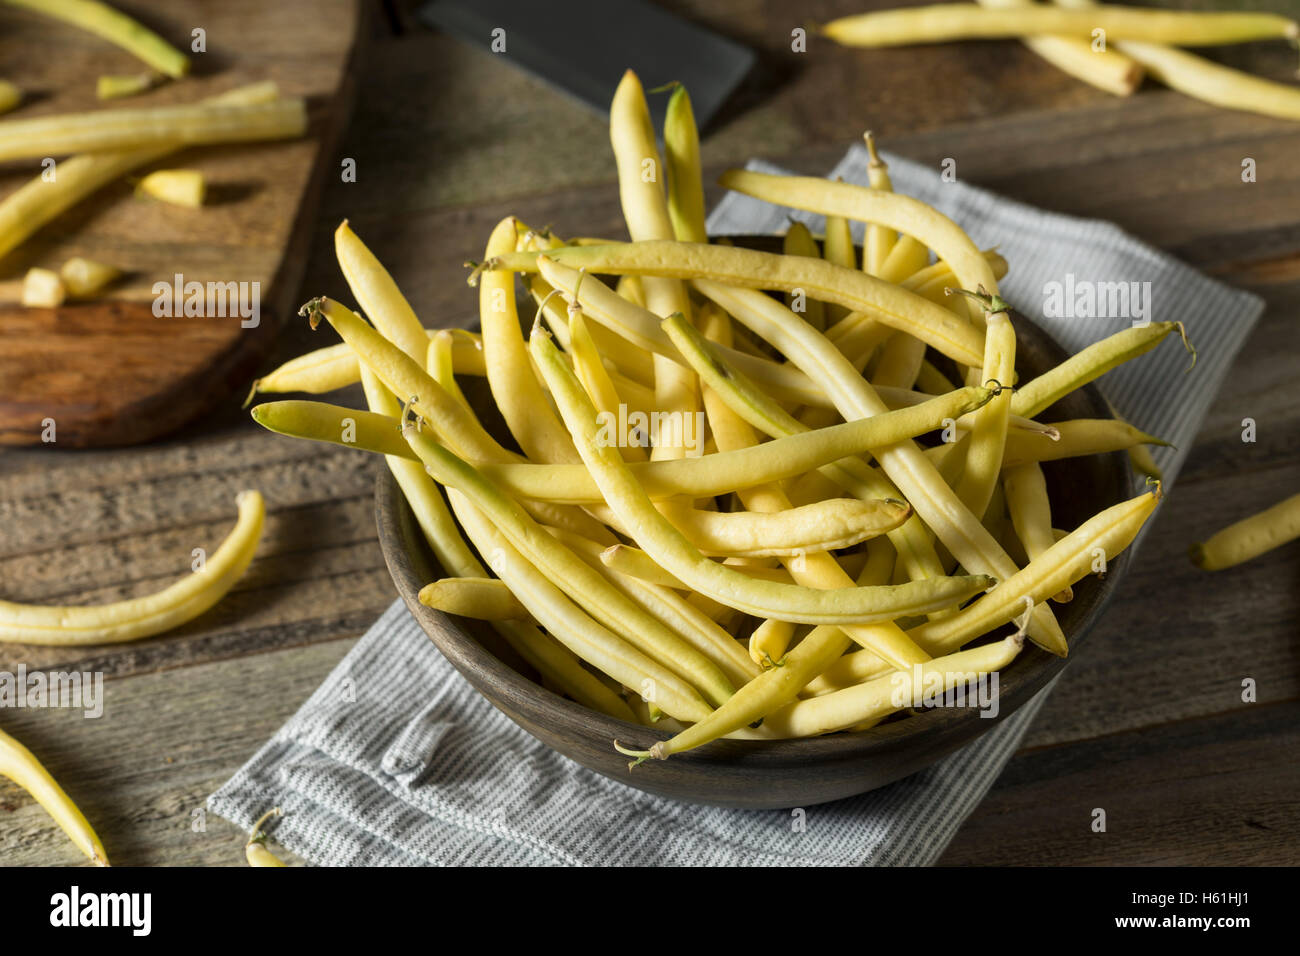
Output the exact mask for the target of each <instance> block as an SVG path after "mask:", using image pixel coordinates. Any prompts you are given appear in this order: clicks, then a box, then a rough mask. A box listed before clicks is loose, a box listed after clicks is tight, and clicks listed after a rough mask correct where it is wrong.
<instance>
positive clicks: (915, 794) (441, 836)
mask: <svg viewBox="0 0 1300 956" xmlns="http://www.w3.org/2000/svg"><path fill="white" fill-rule="evenodd" d="M887 159H888V162H889V163H890V173H891V175H892V178H893V181H894V184H895V188H896V189H898V190H899V191H900V192H906V193H908V194H910V195H913V196H917V197H919V198H921V199H924V200H926V201H927V202H930V203H932V204H933V205H935V206H937V207H938V208H940V209H942V210H943V211H944V212H945V213H947V214H948V215H949V216H951V217H952V218H953V219H955V220H956V221H957V222H958V223H960V224H961V225H962V226H963V227H965V228H966V230H967V231H968V232H969V233H970V234H971V235H972V237H973V238H974V239H975V241H976V242H977V243H979V244H980V246H981V247H988V246H992V245H997V246H998V247H999V249H1000V250H1001V252H1002V254H1003V255H1005V256H1006V258H1007V259H1008V261H1009V262H1010V264H1011V271H1010V274H1009V275H1008V276H1007V277H1006V279H1005V281H1004V282H1002V283H1001V289H1002V293H1003V295H1004V296H1005V297H1006V298H1007V299H1008V300H1009V301H1010V302H1011V303H1012V304H1013V305H1014V306H1015V307H1016V308H1018V309H1019V310H1020V311H1021V312H1023V313H1024V314H1026V315H1028V316H1030V317H1031V318H1035V319H1037V320H1038V321H1039V322H1041V324H1042V325H1043V326H1044V327H1045V328H1047V329H1048V330H1049V331H1050V332H1051V333H1052V334H1053V335H1054V336H1055V337H1056V338H1057V340H1058V341H1060V342H1061V344H1062V345H1064V346H1065V347H1066V348H1067V349H1068V350H1069V351H1071V352H1073V351H1077V350H1078V349H1080V348H1083V347H1084V346H1086V345H1088V344H1090V343H1092V342H1094V341H1096V340H1098V339H1100V338H1103V337H1105V336H1106V335H1109V334H1111V333H1113V332H1116V331H1119V330H1120V329H1121V328H1123V327H1124V326H1125V325H1126V324H1128V323H1129V322H1130V321H1131V317H1115V318H1104V319H1099V318H1069V319H1066V318H1056V317H1047V316H1044V315H1043V314H1042V312H1043V309H1042V306H1043V303H1044V301H1045V289H1047V288H1048V284H1049V283H1053V282H1055V283H1062V284H1064V283H1066V282H1067V281H1068V280H1067V278H1066V277H1067V275H1073V277H1074V279H1073V281H1074V285H1075V288H1076V289H1079V288H1083V286H1082V285H1080V283H1100V282H1115V281H1130V282H1138V283H1150V285H1149V286H1140V287H1139V288H1142V289H1149V290H1150V292H1149V299H1146V298H1144V299H1143V300H1141V301H1143V302H1146V301H1149V302H1150V303H1151V304H1152V305H1153V306H1154V308H1153V311H1152V313H1151V314H1150V315H1148V316H1146V318H1149V319H1151V320H1153V321H1164V320H1168V319H1178V320H1181V321H1183V322H1185V323H1186V325H1187V329H1188V334H1189V336H1190V337H1191V339H1192V341H1194V342H1195V343H1196V344H1197V346H1198V348H1199V349H1200V356H1201V358H1200V362H1199V364H1198V365H1197V367H1196V369H1195V371H1194V372H1193V373H1192V374H1184V369H1185V368H1186V366H1187V361H1188V360H1187V356H1186V354H1185V353H1184V352H1183V350H1182V348H1181V347H1180V346H1179V345H1178V344H1177V343H1176V342H1165V343H1163V344H1162V345H1161V346H1160V347H1159V348H1158V349H1156V350H1155V351H1154V352H1152V353H1150V354H1148V355H1146V356H1144V357H1142V359H1141V360H1140V361H1138V362H1134V363H1130V365H1127V366H1123V367H1121V368H1120V369H1118V370H1116V371H1115V372H1112V373H1111V374H1109V375H1108V376H1106V378H1104V379H1103V380H1102V390H1103V391H1104V392H1105V394H1106V395H1107V397H1108V398H1109V399H1110V401H1111V402H1112V404H1113V405H1114V406H1115V408H1116V410H1117V411H1118V413H1119V414H1120V415H1122V416H1123V417H1124V418H1126V419H1127V420H1129V421H1131V422H1133V423H1134V424H1136V425H1138V426H1139V427H1141V428H1143V429H1145V430H1146V431H1149V432H1152V433H1155V434H1158V435H1161V436H1163V437H1165V438H1167V439H1168V440H1170V441H1171V442H1173V444H1174V446H1176V447H1170V448H1159V449H1156V452H1155V455H1156V460H1157V462H1158V463H1159V464H1160V465H1161V467H1162V468H1163V469H1164V472H1165V475H1166V479H1167V484H1166V487H1170V486H1171V485H1172V482H1173V479H1174V478H1175V476H1176V475H1177V474H1178V469H1179V466H1180V465H1181V464H1182V461H1183V458H1184V456H1185V454H1186V449H1188V448H1189V447H1190V446H1191V443H1192V440H1193V438H1194V437H1195V435H1196V431H1197V429H1198V427H1199V424H1200V421H1201V419H1202V417H1203V415H1204V414H1205V410H1206V408H1207V407H1208V405H1209V403H1210V402H1211V401H1212V400H1213V398H1214V395H1215V393H1216V392H1217V391H1218V389H1219V385H1220V383H1221V382H1222V380H1223V377H1224V375H1225V374H1226V373H1227V370H1228V367H1229V365H1230V364H1231V363H1232V361H1233V358H1234V357H1235V355H1236V354H1237V351H1238V350H1239V349H1240V347H1241V344H1242V342H1243V341H1244V340H1245V338H1246V336H1247V334H1248V333H1249V332H1250V329H1251V327H1252V326H1253V325H1254V323H1255V321H1256V320H1257V319H1258V317H1259V315H1260V313H1261V312H1262V310H1263V303H1262V302H1261V301H1260V300H1259V299H1258V298H1256V297H1254V296H1252V295H1248V294H1246V293H1243V292H1240V291H1236V290H1234V289H1231V288H1228V287H1227V286H1224V285H1222V284H1220V283H1218V282H1215V281H1212V280H1210V279H1208V278H1206V277H1205V276H1202V275H1200V274H1199V273H1197V272H1195V271H1193V270H1192V269H1190V268H1188V267H1187V266H1185V265H1183V264H1182V263H1180V262H1177V261H1175V260H1173V259H1171V258H1169V257H1168V256H1166V255H1164V254H1163V253H1160V252H1158V251H1156V250H1154V249H1151V248H1150V247H1148V246H1145V245H1143V244H1142V243H1140V242H1138V241H1136V240H1135V239H1133V238H1132V237H1130V236H1128V235H1126V234H1125V233H1124V232H1122V231H1121V230H1120V229H1118V228H1117V227H1115V226H1113V225H1111V224H1108V223H1104V222H1097V221H1093V220H1086V219H1077V218H1073V217H1069V216H1063V215H1058V214H1055V213H1049V212H1044V211H1042V210H1039V209H1034V208H1032V207H1029V206H1025V205H1023V204H1020V203H1016V202H1012V201H1010V200H1007V199H1004V198H1001V197H998V196H995V195H993V194H991V193H988V192H986V191H984V190H981V189H977V188H975V187H972V186H967V185H965V184H963V183H956V182H943V181H942V180H941V178H940V176H939V175H938V174H937V173H936V172H935V171H934V170H932V169H929V168H926V167H922V166H919V165H917V164H915V163H912V162H909V161H907V160H905V159H902V158H899V157H892V156H891V157H887ZM866 162H867V157H866V153H865V151H864V150H863V149H861V148H860V147H858V148H854V149H853V150H851V151H850V152H849V154H848V155H847V156H846V157H845V158H844V160H843V161H842V162H841V163H840V164H839V166H838V167H837V168H836V169H835V170H834V171H833V172H832V175H838V176H842V177H843V178H844V179H845V180H846V181H849V182H859V183H861V182H865V178H866V176H865V171H866ZM751 168H754V169H760V170H764V171H769V172H780V170H779V169H776V168H774V167H770V166H767V165H766V164H763V163H753V164H751ZM787 214H788V210H784V209H777V208H774V207H771V206H767V205H765V204H762V203H759V202H756V201H754V200H750V199H748V198H745V197H742V196H738V195H729V196H727V197H726V198H725V199H724V200H723V201H722V203H721V204H720V205H719V206H718V208H717V209H716V210H714V212H713V215H712V216H711V217H710V219H709V230H710V232H711V233H712V234H714V235H723V234H728V233H733V234H740V233H771V232H778V231H781V230H783V229H784V227H785V224H786V217H787ZM795 215H796V217H797V218H802V219H805V220H806V221H807V222H808V223H809V225H810V226H811V227H812V228H813V230H814V231H819V229H820V226H821V224H820V223H819V222H818V221H817V217H813V216H807V215H804V214H795ZM858 238H859V239H860V238H861V236H860V235H859V237H858ZM1053 311H1057V310H1053ZM1067 673H1068V672H1067ZM1058 679H1060V678H1058ZM1050 692H1051V687H1048V688H1047V689H1045V690H1044V691H1043V692H1042V693H1040V694H1039V695H1038V696H1037V697H1035V698H1034V699H1033V700H1032V701H1030V702H1029V703H1028V704H1026V705H1025V706H1024V707H1022V708H1021V709H1020V710H1019V711H1018V712H1016V713H1015V714H1013V715H1012V716H1011V717H1009V718H1008V719H1006V720H1004V721H1003V722H1002V723H1000V724H999V725H998V726H997V727H995V728H994V729H993V730H992V731H990V732H989V733H987V734H985V735H984V736H983V737H981V738H980V739H979V740H977V741H976V742H974V743H972V744H970V745H969V746H967V747H966V748H964V749H963V750H960V751H958V752H956V753H954V754H952V755H950V756H949V757H947V758H945V759H944V760H942V761H940V762H939V763H937V764H935V765H934V766H932V767H930V768H929V769H927V770H925V771H923V772H921V773H918V774H916V775H915V776H912V777H909V778H908V779H906V780H902V781H899V782H898V783H895V784H892V785H891V786H888V787H885V788H883V789H880V790H877V791H874V792H872V793H867V794H864V795H862V796H859V797H854V798H851V799H848V800H842V801H840V802H838V803H833V804H827V805H824V806H817V807H808V808H805V813H806V818H805V819H804V825H803V829H802V830H798V829H797V828H795V827H793V826H792V814H791V812H790V811H789V810H772V811H742V810H725V809H719V808H715V807H702V806H695V805H690V804H684V803H676V802H673V801H671V800H665V799H663V798H660V797H655V796H650V795H648V794H645V793H641V792H640V791H637V790H633V789H631V788H629V787H626V786H624V785H622V784H619V783H615V782H613V781H611V780H607V779H605V778H603V777H600V776H598V775H597V774H594V773H591V772H590V771H587V770H585V769H583V768H582V767H579V766H578V765H577V764H575V763H572V762H571V761H569V760H568V759H566V758H564V757H561V756H560V755H559V754H557V753H555V752H553V751H551V750H550V749H548V748H547V747H545V746H543V745H542V744H540V743H538V742H537V741H536V740H534V739H533V738H532V737H531V736H529V735H528V734H527V733H525V732H524V731H523V730H520V729H519V728H518V727H516V726H515V725H514V724H513V723H512V722H511V721H510V720H509V719H508V718H507V717H505V716H503V715H502V714H501V713H499V712H498V711H497V710H495V709H494V708H493V707H492V706H491V705H490V704H488V703H487V702H486V701H485V700H484V699H483V698H481V697H480V696H479V695H478V693H477V692H476V691H475V690H474V689H473V688H471V687H470V686H469V684H468V683H466V682H465V681H464V680H462V679H461V677H460V676H459V675H458V674H457V673H456V672H455V670H454V669H453V668H452V667H451V665H450V664H448V663H447V662H446V661H445V660H444V659H443V658H442V656H441V655H440V654H439V653H438V651H437V650H436V649H435V648H434V647H433V645H432V644H431V643H430V642H429V640H428V639H427V638H426V637H425V636H424V634H423V633H422V632H421V631H420V629H419V627H418V626H417V625H416V623H415V621H414V619H413V618H412V617H411V616H410V614H409V613H407V611H406V609H405V608H404V607H403V606H402V604H401V602H400V601H398V602H396V603H394V604H393V606H392V607H390V608H389V609H388V611H386V612H385V613H384V615H383V616H382V617H381V618H380V619H379V620H378V621H377V622H376V623H375V625H374V626H373V627H372V628H371V629H370V630H369V631H368V632H367V633H366V634H365V635H364V636H363V637H362V638H361V639H360V640H359V641H358V642H357V645H356V646H355V647H354V648H353V649H352V651H351V652H350V653H349V654H348V655H347V657H345V658H344V659H343V661H342V662H341V663H340V664H339V666H338V667H337V668H336V669H335V670H334V672H333V673H332V674H331V675H330V676H329V677H328V678H327V679H326V681H325V683H324V684H322V685H321V687H320V688H319V689H318V690H317V691H316V692H315V693H314V694H313V695H312V696H311V698H310V699H308V701H307V702H306V703H305V704H303V706H302V708H301V709H300V710H299V711H298V712H297V713H296V714H295V715H294V716H293V717H292V718H291V719H290V720H289V721H288V722H287V723H286V724H285V725H284V726H283V727H282V728H281V729H280V731H279V732H278V733H276V735H275V736H274V737H273V738H272V739H271V740H270V741H269V742H268V743H267V744H266V745H265V746H263V747H262V748H261V749H260V750H259V751H258V752H257V753H256V754H254V755H253V757H252V759H251V760H249V762H248V763H247V764H246V765H245V766H244V767H242V768H241V769H240V770H239V771H238V772H237V773H236V774H235V775H234V777H232V778H231V780H230V781H229V782H228V783H226V784H225V785H224V786H223V787H221V789H220V790H218V791H217V792H216V793H215V794H213V795H212V796H211V797H210V798H209V801H208V805H209V807H210V808H211V809H212V810H213V811H214V812H216V813H218V814H220V815H221V816H223V817H225V818H227V819H228V820H230V821H232V822H233V823H235V824H237V825H238V826H240V827H241V828H247V827H248V826H250V825H251V824H252V822H253V820H254V819H255V818H256V817H257V816H259V815H260V814H261V813H263V812H264V811H265V810H266V809H268V808H269V807H271V806H273V805H279V806H281V807H283V808H284V810H285V816H284V817H283V818H282V819H281V820H280V821H279V822H278V823H277V825H276V827H275V830H274V837H275V839H276V840H277V841H279V842H280V843H282V844H283V845H284V846H286V847H288V848H289V849H291V850H293V851H294V852H295V853H297V854H299V855H300V856H302V857H304V858H306V859H307V860H309V861H311V862H312V863H315V864H319V865H327V866H328V865H385V866H387V865H393V866H403V865H421V864H526V865H538V866H549V865H557V866H563V865H635V864H669V865H685V864H696V865H726V864H738V865H783V864H805V865H844V864H849V865H853V864H857V865H896V864H910V865H925V864H929V863H933V862H934V861H935V860H936V859H937V858H938V857H939V855H940V854H941V853H942V852H943V849H944V847H945V846H946V845H947V844H948V841H949V840H950V839H951V838H952V836H953V834H954V833H955V832H956V830H957V828H958V827H959V826H960V825H961V823H962V821H963V820H964V819H965V818H966V817H967V815H968V814H969V813H970V812H971V810H972V809H974V807H975V806H976V805H977V804H978V803H979V801H980V800H981V799H983V797H984V794H985V793H986V792H987V791H988V789H989V787H990V786H991V785H992V784H993V781H994V780H995V779H996V778H997V776H998V774H999V773H1000V772H1001V770H1002V767H1003V766H1004V765H1005V764H1006V761H1007V760H1008V759H1009V758H1010V757H1011V755H1012V753H1013V752H1014V751H1015V749H1016V747H1017V745H1018V744H1019V742H1020V740H1021V738H1022V737H1023V735H1024V733H1025V730H1026V728H1027V727H1028V726H1029V723H1030V721H1032V720H1033V718H1034V715H1035V714H1036V713H1037V712H1038V709H1039V707H1040V706H1041V705H1042V702H1043V700H1044V699H1045V698H1046V695H1047V694H1048V693H1050ZM651 769H653V768H651Z"/></svg>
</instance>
